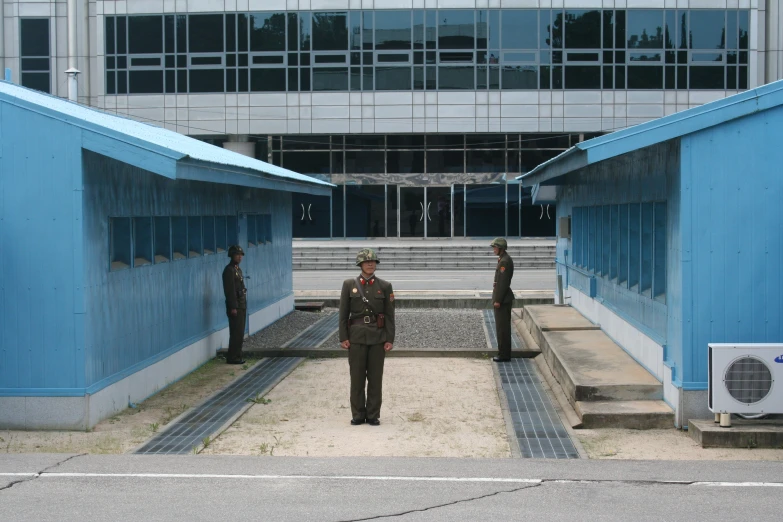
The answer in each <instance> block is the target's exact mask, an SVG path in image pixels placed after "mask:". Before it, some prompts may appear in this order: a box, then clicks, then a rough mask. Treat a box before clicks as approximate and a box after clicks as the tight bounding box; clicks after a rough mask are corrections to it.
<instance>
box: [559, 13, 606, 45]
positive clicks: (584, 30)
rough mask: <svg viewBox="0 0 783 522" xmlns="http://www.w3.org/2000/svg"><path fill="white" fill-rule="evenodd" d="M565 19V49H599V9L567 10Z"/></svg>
mask: <svg viewBox="0 0 783 522" xmlns="http://www.w3.org/2000/svg"><path fill="white" fill-rule="evenodd" d="M565 19H566V25H565V46H566V48H567V49H600V47H601V11H581V10H567V11H566V13H565Z"/></svg>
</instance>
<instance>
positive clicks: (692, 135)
mask: <svg viewBox="0 0 783 522" xmlns="http://www.w3.org/2000/svg"><path fill="white" fill-rule="evenodd" d="M781 143H783V82H775V83H772V84H769V85H766V86H764V87H760V88H758V89H754V90H751V91H748V92H745V93H741V94H738V95H735V96H731V97H729V98H726V99H724V100H720V101H716V102H713V103H709V104H707V105H704V106H701V107H697V108H694V109H690V110H686V111H684V112H681V113H677V114H674V115H671V116H667V117H665V118H661V119H658V120H654V121H651V122H648V123H644V124H642V125H638V126H636V127H632V128H629V129H626V130H623V131H620V132H615V133H613V134H609V135H606V136H602V137H600V138H596V139H592V140H589V141H586V142H583V143H580V144H578V145H577V146H575V147H572V148H571V149H569V150H568V151H566V152H564V153H563V154H561V155H560V156H558V157H556V158H554V159H552V160H550V161H548V162H546V163H543V164H541V165H539V166H538V167H537V168H536V169H534V170H533V171H531V172H529V173H528V174H525V175H523V176H521V177H520V179H521V181H522V183H523V184H524V185H525V186H530V187H533V193H534V195H535V198H536V200H537V201H538V202H555V203H557V217H558V244H557V271H558V274H560V275H562V276H563V281H564V286H565V287H566V288H565V296H566V298H567V299H569V300H570V303H571V305H572V306H574V307H575V308H577V309H578V310H579V311H580V312H581V313H582V314H584V315H585V316H586V317H587V318H589V319H590V320H592V321H594V322H595V323H597V324H600V325H601V328H602V329H603V330H604V331H605V332H606V333H607V334H608V335H609V336H610V337H612V338H613V339H614V340H615V341H616V342H617V343H618V344H619V345H620V346H622V347H623V348H624V349H625V350H626V351H627V352H628V353H629V354H631V355H632V356H633V357H634V358H635V359H636V360H637V361H639V362H640V363H641V364H642V365H644V366H645V367H646V368H647V369H648V370H649V371H650V372H651V373H652V374H653V375H655V376H656V377H657V378H658V379H659V380H660V381H661V382H662V383H663V385H664V397H665V400H666V401H667V402H668V403H669V405H670V406H671V407H672V408H674V409H675V411H676V419H677V424H678V426H684V425H686V424H687V421H688V419H689V418H698V417H705V416H711V414H710V413H709V411H708V409H707V372H708V361H707V344H708V343H721V342H725V343H769V342H780V341H781V340H783V320H781V319H782V318H781V312H783V276H782V275H781V266H783V226H782V225H783V175H781V167H780V166H781V165H783V147H781Z"/></svg>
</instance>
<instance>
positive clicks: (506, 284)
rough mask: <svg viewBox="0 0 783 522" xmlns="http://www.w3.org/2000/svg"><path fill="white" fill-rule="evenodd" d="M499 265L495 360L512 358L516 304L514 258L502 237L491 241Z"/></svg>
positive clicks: (494, 291) (495, 297)
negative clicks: (512, 288)
mask: <svg viewBox="0 0 783 522" xmlns="http://www.w3.org/2000/svg"><path fill="white" fill-rule="evenodd" d="M490 246H491V247H492V249H493V251H494V252H495V255H496V256H498V266H497V268H496V269H495V283H494V285H493V288H492V306H493V308H494V309H495V329H496V333H497V338H498V356H497V357H493V358H492V360H493V361H495V362H508V361H510V360H511V307H512V306H513V304H514V291H513V290H511V278H512V277H514V260H513V259H511V256H510V255H508V252H507V251H506V250H508V243H507V242H506V240H505V239H503V238H502V237H499V238H496V239H495V240H494V241H492V243H490Z"/></svg>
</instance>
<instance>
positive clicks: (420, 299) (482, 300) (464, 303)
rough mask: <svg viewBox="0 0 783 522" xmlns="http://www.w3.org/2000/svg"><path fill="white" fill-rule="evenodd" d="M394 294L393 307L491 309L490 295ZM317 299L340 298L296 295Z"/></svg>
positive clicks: (521, 300) (545, 299) (532, 299)
mask: <svg viewBox="0 0 783 522" xmlns="http://www.w3.org/2000/svg"><path fill="white" fill-rule="evenodd" d="M394 295H395V300H394V302H395V307H396V308H460V309H473V310H490V309H492V298H491V297H444V296H439V297H436V295H439V294H438V292H437V291H433V292H432V293H431V294H430V295H429V296H407V297H399V296H398V295H397V292H395V293H394ZM312 301H318V302H322V303H323V304H324V306H325V307H326V308H338V307H339V306H340V298H339V297H337V296H330V295H325V296H307V297H297V298H296V302H297V303H300V302H301V303H305V302H312ZM553 302H554V298H553V297H551V296H540V297H536V296H524V297H517V298H516V299H515V301H514V305H515V306H518V307H520V306H521V307H524V306H531V305H542V304H553Z"/></svg>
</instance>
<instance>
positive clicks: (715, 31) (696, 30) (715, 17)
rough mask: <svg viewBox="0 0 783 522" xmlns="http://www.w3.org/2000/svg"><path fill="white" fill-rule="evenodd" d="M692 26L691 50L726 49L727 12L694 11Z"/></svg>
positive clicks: (692, 13) (692, 12) (691, 12)
mask: <svg viewBox="0 0 783 522" xmlns="http://www.w3.org/2000/svg"><path fill="white" fill-rule="evenodd" d="M690 15H691V25H690V44H691V45H690V48H691V49H725V48H726V45H725V38H726V35H725V28H726V25H725V22H724V17H725V15H726V12H725V11H723V10H692V11H690Z"/></svg>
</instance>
